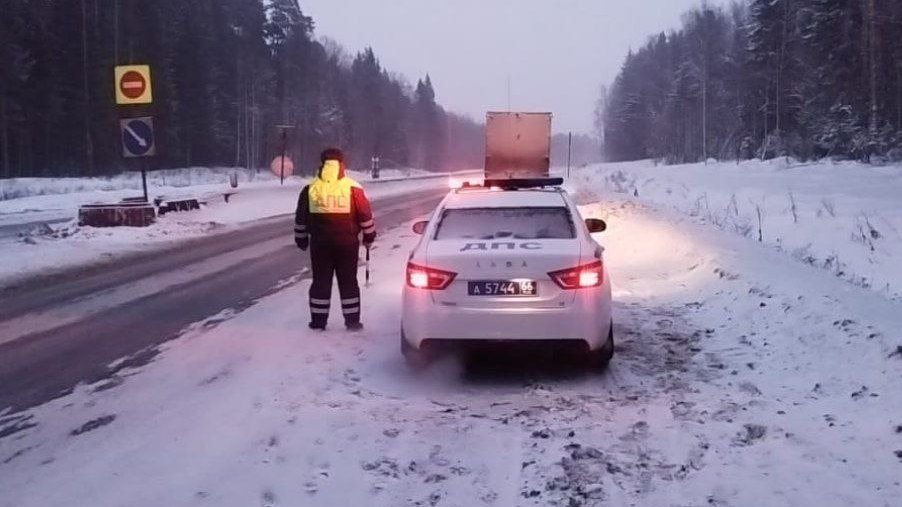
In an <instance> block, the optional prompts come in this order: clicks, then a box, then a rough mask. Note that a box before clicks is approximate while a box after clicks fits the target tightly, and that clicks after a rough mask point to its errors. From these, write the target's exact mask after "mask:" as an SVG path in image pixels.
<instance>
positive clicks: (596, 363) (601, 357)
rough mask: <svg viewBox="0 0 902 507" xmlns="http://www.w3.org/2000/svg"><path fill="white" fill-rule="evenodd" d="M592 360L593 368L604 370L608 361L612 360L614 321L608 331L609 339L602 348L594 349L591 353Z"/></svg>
mask: <svg viewBox="0 0 902 507" xmlns="http://www.w3.org/2000/svg"><path fill="white" fill-rule="evenodd" d="M590 354H591V355H590V358H589V360H590V362H591V365H592V367H593V368H595V369H598V370H604V369H605V368H607V366H608V363H610V362H611V358H613V357H614V323H613V322H611V327H610V330H609V331H608V341H607V343H605V344H604V345H603V346H602V347H601V348H600V349H598V350H593V351H592V352H591V353H590Z"/></svg>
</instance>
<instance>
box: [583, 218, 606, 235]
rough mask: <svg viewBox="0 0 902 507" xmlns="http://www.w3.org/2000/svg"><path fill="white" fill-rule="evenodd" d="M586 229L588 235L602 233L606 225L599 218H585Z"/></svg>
mask: <svg viewBox="0 0 902 507" xmlns="http://www.w3.org/2000/svg"><path fill="white" fill-rule="evenodd" d="M586 227H588V228H589V233H590V234H594V233H596V232H604V231H605V230H606V229H607V228H608V224H607V223H605V221H604V220H602V219H600V218H587V219H586Z"/></svg>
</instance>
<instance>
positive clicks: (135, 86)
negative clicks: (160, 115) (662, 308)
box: [115, 65, 153, 105]
mask: <svg viewBox="0 0 902 507" xmlns="http://www.w3.org/2000/svg"><path fill="white" fill-rule="evenodd" d="M115 77H116V104H123V105H126V104H150V103H152V102H153V89H152V87H151V84H150V66H148V65H117V66H116V71H115Z"/></svg>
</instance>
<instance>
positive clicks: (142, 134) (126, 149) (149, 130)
mask: <svg viewBox="0 0 902 507" xmlns="http://www.w3.org/2000/svg"><path fill="white" fill-rule="evenodd" d="M119 127H120V130H121V131H122V155H123V156H125V157H149V156H152V155H154V154H156V146H155V145H154V138H153V117H151V116H144V117H141V118H128V119H124V120H119Z"/></svg>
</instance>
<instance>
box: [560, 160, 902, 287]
mask: <svg viewBox="0 0 902 507" xmlns="http://www.w3.org/2000/svg"><path fill="white" fill-rule="evenodd" d="M573 174H574V177H573V179H572V180H571V181H570V183H569V184H570V185H571V186H572V187H573V188H574V189H575V190H576V191H577V192H581V193H582V194H583V197H584V198H586V197H591V196H592V195H593V194H595V193H597V192H599V191H610V192H615V193H620V194H626V195H631V196H635V197H637V198H638V199H639V200H642V201H646V202H650V203H654V204H656V205H661V206H665V207H669V208H673V209H676V210H678V211H680V212H682V213H684V214H688V215H690V216H692V217H695V218H696V219H697V220H699V221H702V222H705V223H708V224H712V225H714V226H716V227H719V228H721V229H724V230H727V231H730V232H733V233H736V234H739V235H741V236H745V237H747V238H750V239H751V240H754V241H757V240H758V239H759V228H760V239H761V241H762V242H764V243H765V244H767V245H769V246H772V247H774V248H776V249H778V250H780V251H783V252H785V253H786V254H788V255H791V256H792V257H794V258H795V259H798V260H799V261H801V262H804V263H807V264H810V265H812V266H817V267H819V268H822V269H826V270H828V271H830V272H831V273H834V274H835V275H836V276H838V277H840V278H843V279H845V280H847V281H849V282H852V283H854V284H856V285H859V286H862V287H867V288H870V289H873V290H875V291H878V292H879V293H881V294H883V295H885V296H888V297H891V298H899V297H902V204H900V202H902V201H900V196H902V166H887V167H875V166H868V165H863V164H858V163H851V162H847V163H838V162H830V161H825V162H820V163H794V162H787V161H786V160H784V159H779V160H772V161H768V162H761V161H747V162H741V163H736V162H728V163H712V164H708V165H704V164H692V165H676V166H664V165H655V164H654V163H653V162H651V161H641V162H631V163H614V164H600V165H594V166H590V167H588V168H582V169H576V170H574V172H573ZM759 214H760V221H759Z"/></svg>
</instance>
